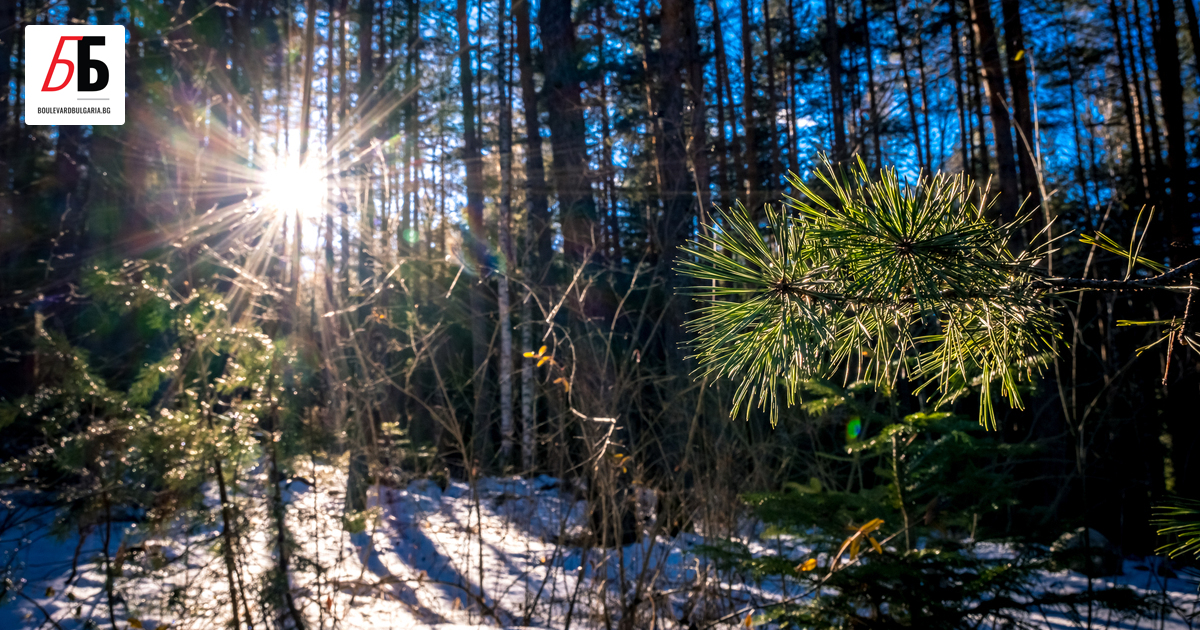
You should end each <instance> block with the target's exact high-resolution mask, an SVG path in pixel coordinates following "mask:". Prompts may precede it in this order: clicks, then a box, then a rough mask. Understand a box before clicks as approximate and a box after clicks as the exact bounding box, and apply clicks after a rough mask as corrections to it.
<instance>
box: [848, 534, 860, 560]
mask: <svg viewBox="0 0 1200 630" xmlns="http://www.w3.org/2000/svg"><path fill="white" fill-rule="evenodd" d="M861 544H862V540H861V539H859V538H858V536H855V537H854V540H853V541H852V542H851V543H850V559H851V560H854V559H856V558H858V547H859V545H861Z"/></svg>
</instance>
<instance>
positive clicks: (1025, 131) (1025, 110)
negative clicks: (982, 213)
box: [1000, 0, 1042, 232]
mask: <svg viewBox="0 0 1200 630" xmlns="http://www.w3.org/2000/svg"><path fill="white" fill-rule="evenodd" d="M1000 9H1001V11H1002V13H1003V14H1004V49H1005V54H1006V55H1007V56H1008V82H1009V85H1011V86H1012V108H1013V119H1014V120H1013V122H1014V123H1016V128H1017V164H1018V166H1020V168H1021V196H1022V198H1024V199H1028V200H1029V203H1030V204H1031V207H1032V206H1040V205H1041V204H1042V195H1041V187H1040V186H1038V175H1037V147H1036V142H1037V138H1035V137H1034V135H1033V115H1032V110H1031V109H1030V104H1029V73H1028V70H1027V69H1026V65H1027V64H1026V63H1025V58H1026V57H1027V56H1028V51H1026V50H1025V31H1024V28H1022V26H1021V0H1001V2H1000ZM1033 216H1034V226H1035V227H1036V229H1034V230H1033V231H1034V232H1036V231H1037V229H1040V223H1041V216H1042V215H1041V214H1040V213H1034V215H1033Z"/></svg>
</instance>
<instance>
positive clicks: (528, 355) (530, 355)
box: [521, 352, 537, 359]
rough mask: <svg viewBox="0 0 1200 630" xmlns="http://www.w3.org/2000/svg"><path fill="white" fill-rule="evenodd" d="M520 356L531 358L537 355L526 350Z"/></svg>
mask: <svg viewBox="0 0 1200 630" xmlns="http://www.w3.org/2000/svg"><path fill="white" fill-rule="evenodd" d="M521 356H523V357H525V358H526V359H532V358H533V357H536V356H537V355H536V354H534V353H532V352H526V353H525V354H522V355H521Z"/></svg>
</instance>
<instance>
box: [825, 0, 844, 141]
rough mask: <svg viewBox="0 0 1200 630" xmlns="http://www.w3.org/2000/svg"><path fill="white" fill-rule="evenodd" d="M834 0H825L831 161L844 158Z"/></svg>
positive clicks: (839, 52)
mask: <svg viewBox="0 0 1200 630" xmlns="http://www.w3.org/2000/svg"><path fill="white" fill-rule="evenodd" d="M838 30H839V26H838V18H837V3H836V0H825V67H826V69H827V71H828V72H829V108H830V111H831V113H832V120H833V156H832V158H833V161H834V162H835V163H837V162H842V161H844V160H846V159H847V158H848V157H850V156H848V155H846V122H845V111H844V110H845V104H844V102H843V95H842V46H841V42H840V41H839V40H838Z"/></svg>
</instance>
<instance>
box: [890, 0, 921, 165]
mask: <svg viewBox="0 0 1200 630" xmlns="http://www.w3.org/2000/svg"><path fill="white" fill-rule="evenodd" d="M892 25H893V26H895V28H896V45H897V47H899V49H900V73H901V78H902V79H903V81H904V94H905V97H906V98H907V99H908V120H909V124H911V125H912V133H913V143H914V145H913V146H914V147H916V157H917V166H918V167H919V168H920V169H921V170H922V171H924V170H926V168H927V167H928V165H927V164H926V162H925V154H924V153H923V152H922V151H921V123H920V121H919V119H918V118H917V99H916V96H915V95H914V94H913V88H912V81H911V80H910V79H909V72H908V47H907V46H905V44H904V26H903V25H902V24H901V23H900V1H899V0H892Z"/></svg>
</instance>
